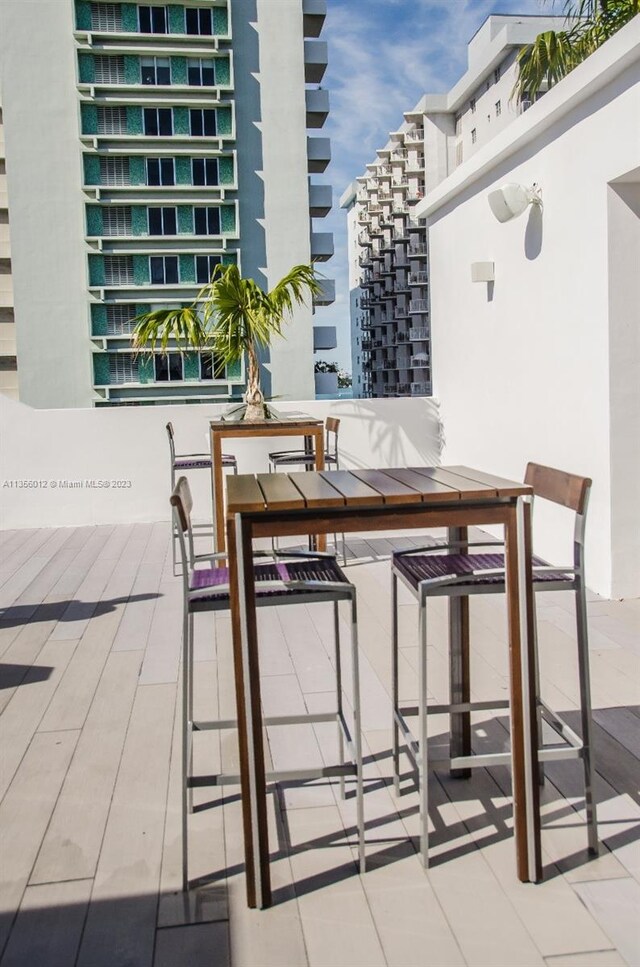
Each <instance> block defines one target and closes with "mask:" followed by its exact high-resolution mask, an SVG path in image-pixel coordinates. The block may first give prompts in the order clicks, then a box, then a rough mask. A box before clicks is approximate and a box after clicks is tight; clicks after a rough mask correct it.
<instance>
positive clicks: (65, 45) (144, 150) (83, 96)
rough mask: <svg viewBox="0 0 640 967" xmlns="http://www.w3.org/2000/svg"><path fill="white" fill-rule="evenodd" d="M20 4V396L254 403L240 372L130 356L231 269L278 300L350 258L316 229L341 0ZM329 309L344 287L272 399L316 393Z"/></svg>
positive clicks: (278, 357) (14, 149)
mask: <svg viewBox="0 0 640 967" xmlns="http://www.w3.org/2000/svg"><path fill="white" fill-rule="evenodd" d="M3 8H4V9H3V23H2V28H3V29H2V36H3V38H4V40H3V41H1V43H2V49H1V57H2V68H3V72H2V77H3V90H4V99H5V114H4V120H5V135H6V147H7V171H8V193H9V211H10V215H11V228H12V255H13V259H12V268H13V283H14V292H15V313H16V322H17V332H16V336H17V357H18V363H19V379H20V398H21V399H22V400H23V401H24V402H26V403H28V404H30V405H33V406H40V407H58V406H91V405H98V406H101V405H114V404H122V403H131V404H140V403H167V402H189V401H199V402H201V401H203V400H224V399H230V398H239V396H240V395H241V393H242V391H243V387H244V372H243V369H242V367H241V366H238V367H235V368H227V369H225V368H224V367H221V366H220V364H219V363H218V361H217V360H216V359H215V358H214V357H213V355H212V354H211V353H186V354H182V353H180V352H177V351H173V352H169V353H168V354H154V355H152V356H150V355H138V356H136V355H134V354H132V352H131V345H130V333H131V329H132V325H133V324H132V319H133V318H134V317H135V316H136V315H138V314H140V313H141V312H146V311H149V310H154V309H159V308H175V307H179V306H182V305H188V304H190V303H191V301H192V300H193V298H194V297H195V295H196V294H197V292H198V291H199V289H200V288H201V287H202V285H203V284H205V283H206V282H208V281H209V279H210V278H211V273H212V271H213V270H214V267H215V266H216V265H218V264H221V265H229V264H237V265H238V266H239V267H240V269H241V271H242V273H243V274H244V275H249V276H252V277H253V278H255V279H256V281H257V282H258V283H259V284H260V285H262V286H263V287H264V288H269V287H270V286H271V285H273V284H274V283H275V282H276V281H277V280H278V279H279V278H280V277H281V276H282V275H283V274H284V273H285V272H287V271H288V270H289V269H290V268H291V266H292V265H294V264H298V263H308V262H310V261H312V260H313V261H318V262H322V261H326V260H327V259H328V258H330V257H331V255H332V254H333V240H332V237H331V236H330V235H328V234H327V233H323V232H315V231H314V230H313V229H312V226H313V224H314V223H313V219H317V218H322V217H323V216H324V215H326V214H327V212H328V211H329V209H330V207H331V189H330V187H329V186H324V185H321V184H315V183H314V181H313V180H312V176H313V175H316V174H318V173H321V172H323V171H324V170H325V169H326V167H327V165H328V163H329V160H330V145H329V141H328V139H326V138H324V137H321V136H318V135H317V134H316V133H314V131H317V130H318V129H320V128H321V127H322V125H323V124H324V121H325V119H326V117H327V113H328V107H329V104H328V94H327V92H326V91H324V90H321V89H319V84H320V82H321V81H322V78H323V75H324V71H325V69H326V65H327V48H326V44H325V43H324V42H323V41H321V40H319V39H318V37H319V36H320V34H321V31H322V27H323V23H324V18H325V12H326V9H325V8H326V0H279V2H278V4H276V5H274V4H273V3H271V2H270V0H196V2H193V0H180V2H176V3H171V4H166V5H159V4H154V5H148V4H139V3H138V4H136V3H106V2H103V0H97V2H89V0H75V2H72V0H68V2H67V0H35V2H33V3H30V4H29V5H28V8H26V7H25V5H24V4H22V3H18V2H14V0H9V2H8V3H6V4H4V5H3ZM36 23H37V27H38V29H37V30H35V29H34V25H35V24H36ZM52 58H53V59H54V60H55V63H56V70H55V71H51V70H50V65H51V62H52ZM332 300H333V295H332V286H331V283H330V282H327V283H326V285H325V287H324V290H323V293H322V294H321V295H320V296H319V297H318V298H317V299H316V302H315V305H313V306H311V305H309V306H307V307H301V308H300V309H299V310H298V311H296V314H295V317H294V320H293V322H292V323H291V325H289V326H288V327H287V330H286V338H284V339H282V340H279V341H278V342H277V343H275V344H274V345H273V347H272V348H271V351H270V352H269V353H268V354H266V355H265V357H264V359H263V365H264V374H263V377H264V378H263V383H264V387H265V391H266V393H267V394H268V395H275V396H280V397H284V398H287V397H288V398H298V399H300V398H309V397H313V386H314V377H313V344H314V339H313V323H314V312H315V309H316V308H317V307H318V306H321V305H323V304H329V303H330V302H331V301H332ZM171 348H173V349H174V350H176V349H177V347H175V346H174V347H171Z"/></svg>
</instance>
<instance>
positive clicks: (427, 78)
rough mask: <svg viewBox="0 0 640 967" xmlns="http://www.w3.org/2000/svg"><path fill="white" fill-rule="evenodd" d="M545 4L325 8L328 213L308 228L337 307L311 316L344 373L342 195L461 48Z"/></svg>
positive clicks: (434, 2)
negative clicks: (325, 235)
mask: <svg viewBox="0 0 640 967" xmlns="http://www.w3.org/2000/svg"><path fill="white" fill-rule="evenodd" d="M561 6H562V4H561V3H560V2H558V3H557V4H556V9H555V10H553V4H552V2H551V0H328V3H327V8H328V9H327V18H326V21H325V26H324V30H323V32H322V39H323V40H326V41H327V42H328V44H329V67H328V69H327V72H326V74H325V76H324V80H323V82H322V87H324V88H325V89H327V90H328V91H329V97H330V103H331V111H330V114H329V119H328V121H327V123H326V124H325V127H324V129H323V130H322V131H321V132H320V131H318V132H317V134H322V135H327V136H329V137H330V138H331V151H332V161H331V164H330V165H329V167H328V169H327V171H326V172H325V174H324V175H318V176H316V179H315V180H317V181H319V182H324V183H325V184H326V183H327V182H330V183H331V184H332V186H333V198H334V202H333V204H334V208H333V211H332V212H331V214H330V215H328V216H327V218H325V219H318V220H317V221H316V223H315V227H316V231H332V232H333V233H334V239H335V255H334V257H333V259H332V260H331V261H330V262H326V263H324V264H323V265H321V266H320V271H321V272H322V273H323V274H325V275H327V276H328V277H329V278H335V280H336V302H335V304H334V305H333V306H330V307H328V308H327V309H323V310H322V311H321V312H318V314H317V317H316V319H317V323H318V324H320V325H335V326H336V327H337V329H338V340H339V342H338V349H337V351H334V352H332V353H331V352H329V353H326V354H324V356H325V358H328V359H329V358H330V359H335V360H337V361H338V362H339V363H340V365H342V366H344V367H345V368H347V369H349V370H350V369H351V358H350V348H349V291H348V279H347V233H346V212H345V211H343V210H342V209H341V208H340V207H339V200H340V196H341V195H342V192H343V191H344V189H345V188H346V187H347V185H348V184H349V183H350V182H351V181H353V179H354V178H355V177H356V176H357V175H359V174H361V173H362V171H363V170H364V166H365V165H366V164H367V163H368V162H369V161H373V160H374V159H375V152H376V149H377V148H381V147H382V146H383V145H384V144H385V143H386V141H387V138H388V133H389V131H393V130H395V129H397V128H398V127H399V126H400V124H401V123H402V121H403V117H402V115H403V112H404V111H408V110H410V109H411V108H412V107H413V106H414V105H415V104H416V103H417V101H418V100H419V99H420V97H421V96H422V94H424V93H432V94H437V93H440V92H442V91H446V90H448V89H449V88H450V87H452V86H453V84H454V83H455V82H456V81H457V80H458V78H459V77H460V76H461V75H462V74H463V73H464V71H465V70H466V52H467V43H468V41H469V40H470V39H471V37H472V36H473V34H474V33H475V31H476V30H477V29H478V27H479V26H480V25H481V24H482V23H483V21H484V20H485V19H486V18H487V17H488V16H489V14H491V13H510V14H550V13H559V12H560V8H561Z"/></svg>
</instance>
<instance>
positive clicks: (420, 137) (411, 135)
mask: <svg viewBox="0 0 640 967" xmlns="http://www.w3.org/2000/svg"><path fill="white" fill-rule="evenodd" d="M404 139H405V141H406V142H415V141H424V128H410V129H409V130H408V131H405V133H404Z"/></svg>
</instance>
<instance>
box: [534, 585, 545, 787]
mask: <svg viewBox="0 0 640 967" xmlns="http://www.w3.org/2000/svg"><path fill="white" fill-rule="evenodd" d="M534 605H535V596H534ZM533 674H534V688H535V695H536V720H537V727H538V744H539V745H540V746H542V726H543V722H542V705H541V702H540V699H541V694H540V655H539V652H538V621H537V619H536V620H535V621H534V622H533ZM544 783H545V775H544V762H539V763H538V785H540V786H544Z"/></svg>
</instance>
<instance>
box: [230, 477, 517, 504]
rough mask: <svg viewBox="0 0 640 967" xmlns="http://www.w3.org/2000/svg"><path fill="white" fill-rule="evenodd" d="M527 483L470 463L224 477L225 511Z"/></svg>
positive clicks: (500, 489)
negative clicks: (445, 465)
mask: <svg viewBox="0 0 640 967" xmlns="http://www.w3.org/2000/svg"><path fill="white" fill-rule="evenodd" d="M531 493H532V488H531V487H529V486H528V485H527V484H523V483H520V482H518V481H515V480H506V479H504V478H502V477H496V476H494V475H493V474H488V473H484V472H483V471H481V470H473V469H472V468H471V467H463V466H455V467H400V468H398V469H393V468H390V469H389V468H385V469H384V470H325V471H323V472H321V473H310V472H302V473H272V474H270V473H259V474H238V475H231V476H229V477H227V512H228V513H229V514H241V513H256V512H258V511H261V510H270V511H278V510H298V509H299V510H303V509H304V508H330V507H345V506H346V507H376V506H378V507H379V506H381V505H396V506H399V505H409V504H419V503H441V502H442V501H458V500H482V499H483V498H484V499H487V498H488V499H495V498H498V497H522V496H526V495H527V494H531Z"/></svg>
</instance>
